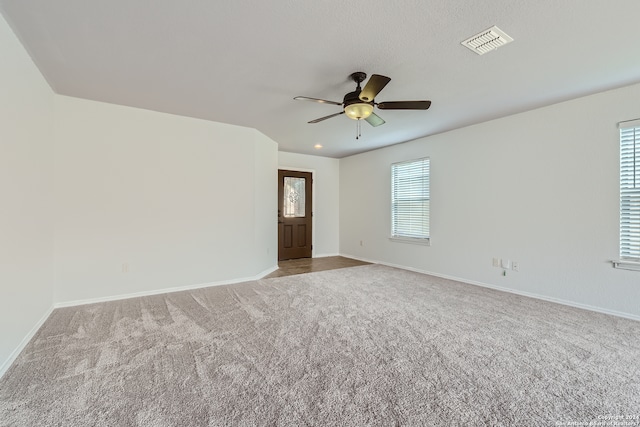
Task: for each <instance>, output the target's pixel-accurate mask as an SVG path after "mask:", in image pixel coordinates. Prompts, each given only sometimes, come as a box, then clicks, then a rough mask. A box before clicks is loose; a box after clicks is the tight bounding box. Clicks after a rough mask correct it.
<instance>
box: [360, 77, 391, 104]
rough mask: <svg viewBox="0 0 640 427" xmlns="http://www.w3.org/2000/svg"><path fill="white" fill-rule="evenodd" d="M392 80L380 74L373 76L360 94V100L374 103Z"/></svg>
mask: <svg viewBox="0 0 640 427" xmlns="http://www.w3.org/2000/svg"><path fill="white" fill-rule="evenodd" d="M390 81H391V79H390V78H389V77H386V76H381V75H379V74H373V75H372V76H371V78H369V81H368V82H367V84H366V85H364V89H362V92H360V99H361V100H363V101H373V99H374V98H375V97H376V95H378V93H380V91H381V90H382V89H384V87H385V86H386V85H387V83H389V82H390Z"/></svg>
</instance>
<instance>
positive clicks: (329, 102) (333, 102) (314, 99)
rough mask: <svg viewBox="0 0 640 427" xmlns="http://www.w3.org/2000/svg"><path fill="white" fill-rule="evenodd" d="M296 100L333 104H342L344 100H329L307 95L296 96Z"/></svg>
mask: <svg viewBox="0 0 640 427" xmlns="http://www.w3.org/2000/svg"><path fill="white" fill-rule="evenodd" d="M293 99H295V100H298V101H313V102H319V103H321V104H333V105H342V102H335V101H327V100H326V99H318V98H309V97H306V96H296V97H295V98H293Z"/></svg>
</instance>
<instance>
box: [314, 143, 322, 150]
mask: <svg viewBox="0 0 640 427" xmlns="http://www.w3.org/2000/svg"><path fill="white" fill-rule="evenodd" d="M313 148H315V149H316V150H319V149H321V148H322V145H320V144H316V145H314V146H313Z"/></svg>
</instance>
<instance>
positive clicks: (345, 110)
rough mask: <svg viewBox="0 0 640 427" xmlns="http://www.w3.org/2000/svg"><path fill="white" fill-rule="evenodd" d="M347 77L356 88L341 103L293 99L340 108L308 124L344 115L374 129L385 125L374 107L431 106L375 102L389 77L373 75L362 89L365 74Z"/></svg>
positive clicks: (420, 107) (418, 103) (397, 102)
mask: <svg viewBox="0 0 640 427" xmlns="http://www.w3.org/2000/svg"><path fill="white" fill-rule="evenodd" d="M349 77H350V78H351V79H352V80H353V81H354V82H356V85H357V87H356V90H355V91H353V92H349V93H347V94H346V95H345V96H344V99H343V101H342V102H336V101H327V100H326V99H318V98H309V97H306V96H296V97H295V98H293V99H296V100H301V101H313V102H319V103H321V104H332V105H340V106H342V111H340V112H339V113H335V114H330V115H328V116H324V117H320V118H319V119H315V120H311V121H310V122H308V123H318V122H321V121H323V120H327V119H330V118H331V117H335V116H339V115H341V114H346V115H347V117H349V118H350V119H353V120H358V121H359V120H361V119H364V120H365V121H366V122H367V123H369V124H370V125H371V126H374V127H375V126H380V125H383V124H384V123H385V121H384V120H383V119H382V118H381V117H380V116H378V115H377V114H376V113H374V112H373V109H374V107H376V106H377V107H378V108H379V109H381V110H426V109H428V108H429V107H430V106H431V101H387V102H375V97H376V96H377V95H378V93H380V91H381V90H382V89H384V87H385V86H386V85H387V84H388V83H389V82H390V81H391V79H390V78H389V77H385V76H381V75H379V74H373V75H372V76H371V78H369V81H368V82H367V84H366V85H365V86H364V88H361V87H360V83H362V82H363V81H364V80H365V79H366V78H367V75H366V73H363V72H362V71H357V72H355V73H352V74H351V75H350V76H349ZM358 123H359V122H358ZM358 136H359V135H358Z"/></svg>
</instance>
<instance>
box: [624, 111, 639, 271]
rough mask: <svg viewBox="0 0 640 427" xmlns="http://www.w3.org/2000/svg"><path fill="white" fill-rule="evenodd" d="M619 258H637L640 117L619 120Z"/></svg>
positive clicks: (637, 259)
mask: <svg viewBox="0 0 640 427" xmlns="http://www.w3.org/2000/svg"><path fill="white" fill-rule="evenodd" d="M620 258H622V259H627V260H634V261H640V121H633V122H626V123H621V124H620Z"/></svg>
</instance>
